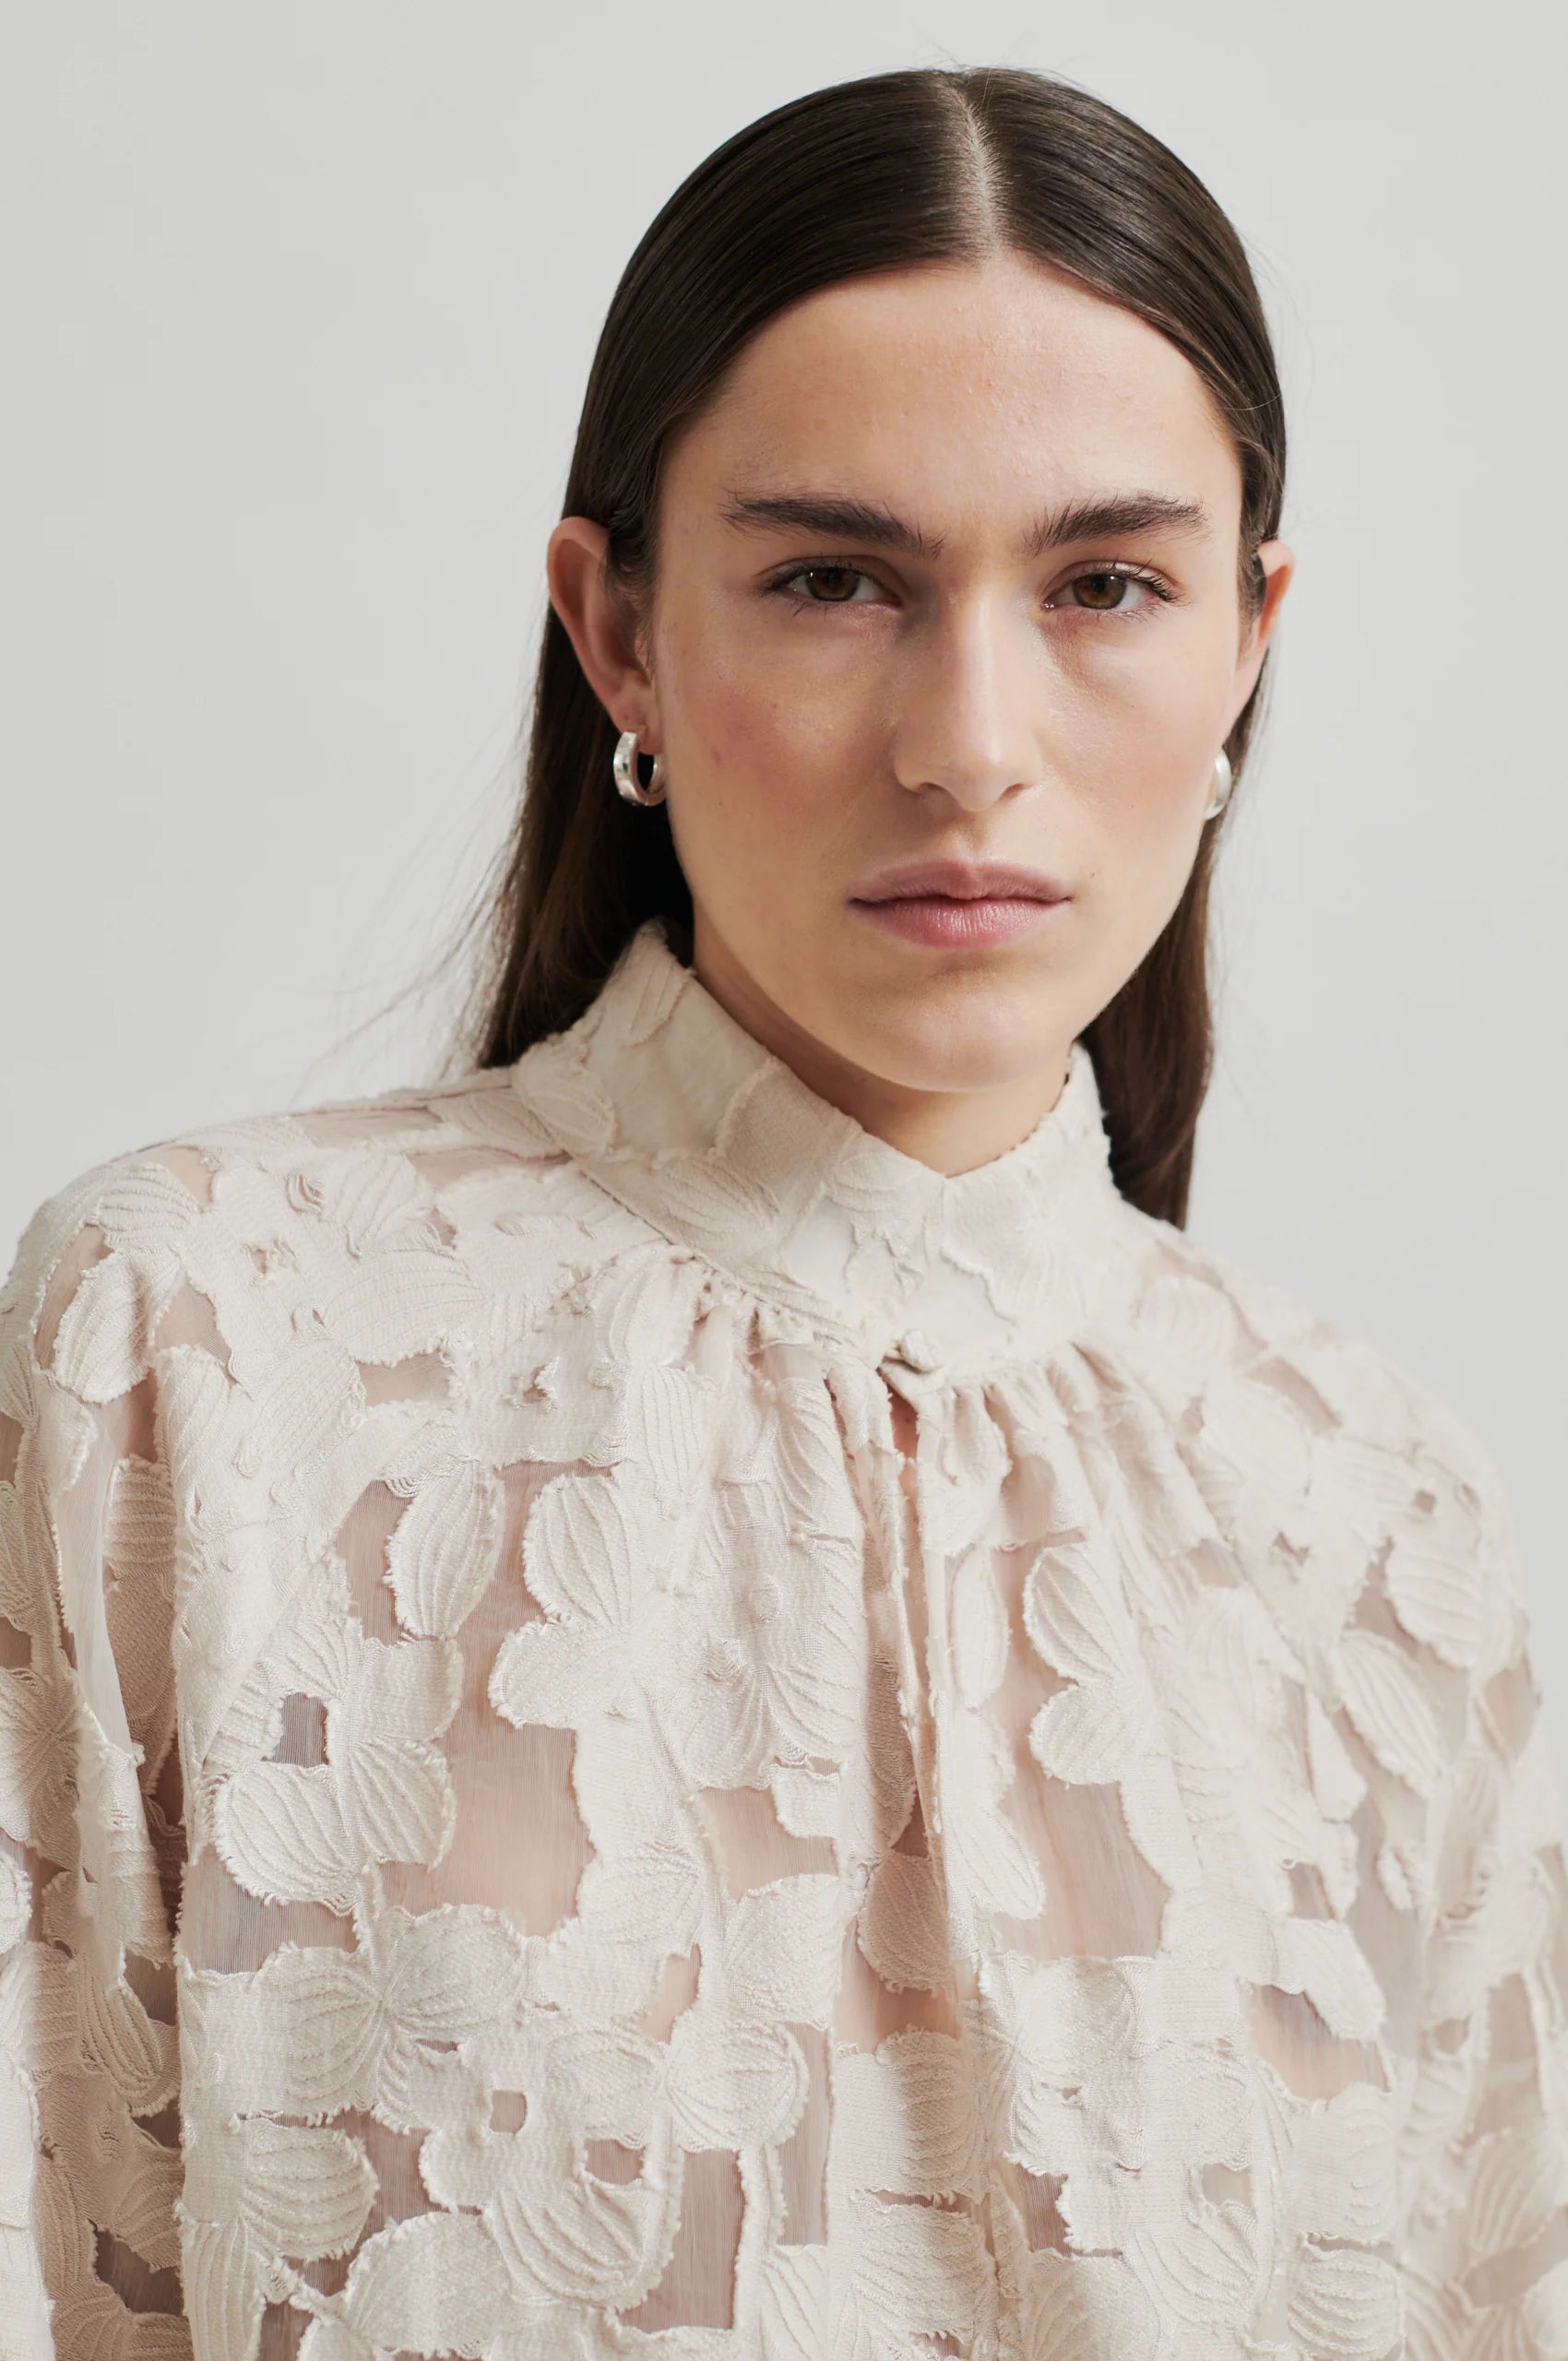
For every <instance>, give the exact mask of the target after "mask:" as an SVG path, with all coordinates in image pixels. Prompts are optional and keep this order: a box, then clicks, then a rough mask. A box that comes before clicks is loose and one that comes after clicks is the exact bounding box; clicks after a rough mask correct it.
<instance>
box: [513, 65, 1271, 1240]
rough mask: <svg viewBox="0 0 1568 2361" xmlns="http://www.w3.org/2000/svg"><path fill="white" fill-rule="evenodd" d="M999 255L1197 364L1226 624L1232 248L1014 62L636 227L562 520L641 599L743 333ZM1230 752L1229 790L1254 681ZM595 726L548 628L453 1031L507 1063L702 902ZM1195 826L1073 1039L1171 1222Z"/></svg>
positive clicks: (1256, 486) (609, 740)
mask: <svg viewBox="0 0 1568 2361" xmlns="http://www.w3.org/2000/svg"><path fill="white" fill-rule="evenodd" d="M999 248H1007V249H1011V250H1013V251H1016V252H1017V253H1019V254H1021V255H1031V256H1033V257H1034V258H1035V259H1036V260H1038V261H1039V262H1042V263H1047V264H1050V265H1051V266H1053V267H1055V268H1057V269H1059V270H1063V271H1067V272H1070V273H1071V274H1072V275H1073V276H1074V277H1075V278H1076V279H1080V280H1081V281H1082V282H1083V283H1084V285H1086V286H1087V287H1089V288H1091V289H1093V290H1094V291H1095V292H1096V293H1097V294H1099V295H1102V296H1105V297H1107V298H1109V299H1110V300H1111V302H1112V303H1119V304H1121V305H1122V306H1123V308H1124V309H1126V310H1127V311H1129V312H1133V313H1135V314H1137V315H1138V317H1140V318H1141V319H1144V320H1146V321H1147V322H1148V324H1149V326H1151V327H1154V328H1156V329H1158V332H1159V333H1160V335H1162V336H1164V337H1167V338H1169V339H1170V342H1171V343H1172V344H1173V345H1175V346H1176V348H1177V350H1179V351H1181V352H1182V353H1183V354H1184V355H1185V357H1186V358H1187V360H1188V361H1189V362H1191V363H1192V365H1193V367H1194V369H1195V370H1196V372H1197V374H1198V375H1199V377H1200V379H1201V380H1202V382H1203V384H1204V386H1205V387H1206V390H1207V393H1208V395H1209V397H1210V399H1211V401H1212V403H1213V405H1214V409H1215V411H1216V415H1217V419H1218V422H1219V424H1220V425H1221V426H1222V427H1223V429H1224V431H1225V432H1226V433H1228V434H1229V436H1230V438H1231V440H1232V442H1233V444H1234V446H1235V450H1236V455H1237V458H1238V461H1239V463H1240V467H1241V535H1240V542H1239V547H1238V551H1237V566H1238V577H1239V584H1240V595H1241V613H1242V617H1243V619H1246V618H1247V617H1249V616H1250V615H1252V614H1254V613H1255V612H1256V611H1257V608H1258V606H1259V605H1260V603H1261V600H1262V596H1263V589H1264V583H1263V577H1262V573H1261V569H1260V568H1259V566H1258V564H1257V560H1256V552H1257V549H1258V545H1259V543H1260V542H1262V541H1265V540H1269V539H1271V538H1272V537H1273V536H1274V535H1275V534H1277V531H1278V528H1279V517H1280V507H1281V503H1282V499H1283V494H1284V480H1285V449H1286V436H1285V415H1284V406H1283V402H1282V399H1281V396H1280V389H1279V380H1278V374H1277V366H1276V362H1275V357H1274V351H1273V347H1272V343H1271V340H1270V337H1269V333H1268V327H1267V323H1266V321H1265V315H1264V310H1263V304H1262V302H1261V299H1260V297H1259V293H1258V290H1257V286H1256V283H1255V281H1254V279H1253V273H1252V269H1251V267H1250V266H1249V264H1248V261H1247V257H1246V254H1245V252H1244V250H1243V248H1242V245H1241V240H1240V238H1239V237H1238V235H1237V233H1236V231H1235V230H1234V229H1233V227H1232V226H1231V223H1230V221H1229V219H1228V218H1227V216H1226V214H1225V213H1224V212H1223V211H1222V209H1221V208H1220V207H1219V206H1218V204H1217V203H1216V202H1215V200H1214V198H1213V197H1212V196H1210V195H1209V193H1208V191H1207V189H1206V188H1205V186H1204V184H1203V183H1202V182H1201V181H1200V180H1199V179H1198V178H1197V177H1196V175H1195V174H1194V172H1191V171H1189V169H1188V167H1187V166H1186V165H1185V164H1183V163H1182V160H1181V159H1180V158H1179V157H1177V156H1175V155H1173V154H1172V152H1171V151H1170V148H1167V147H1165V146H1164V145H1163V143H1162V142H1161V141H1159V140H1158V139H1156V138H1155V137H1154V136H1152V134H1150V133H1149V132H1147V131H1145V130H1143V129H1141V128H1140V126H1139V125H1137V124H1135V123H1133V122H1131V121H1130V120H1129V119H1128V117H1127V116H1126V115H1124V114H1122V113H1119V112H1118V111H1117V110H1116V109H1115V108H1114V107H1111V106H1108V105H1107V104H1106V103H1105V101H1103V100H1101V99H1098V98H1095V97H1093V96H1091V95H1090V94H1089V93H1088V92H1087V91H1085V90H1081V89H1077V88H1075V86H1074V85H1073V84H1071V83H1068V82H1063V81H1059V80H1055V79H1053V78H1051V77H1047V76H1044V75H1039V74H1034V73H1028V72H1024V71H1020V70H1014V69H1005V70H1004V69H1001V68H990V67H974V68H970V69H968V70H962V71H960V70H947V69H940V68H929V69H920V70H913V71H909V72H902V73H894V74H876V75H871V76H868V77H864V78H862V79H861V80H858V81H852V82H840V83H837V84H835V85H833V86H832V87H831V88H829V89H823V90H814V91H812V92H811V93H810V94H809V95H808V96H806V97H804V98H801V99H794V100H791V101H790V103H789V104H788V105H787V106H781V107H777V108H775V109H774V110H773V112H772V113H769V114H766V115H763V116H761V117H760V118H759V120H758V121H757V122H755V123H754V124H750V125H747V127H746V128H745V129H744V130H743V131H740V132H737V133H736V134H735V136H734V137H733V138H731V139H728V140H726V141H725V143H724V144H723V146H722V147H720V148H716V149H715V150H714V152H713V154H712V155H711V156H709V157H708V158H707V160H706V161H705V162H703V163H701V164H699V165H698V166H697V168H696V170H695V172H692V173H691V174H690V175H689V176H688V178H687V179H686V180H684V181H683V183H682V184H681V185H680V187H679V188H678V189H677V190H676V191H675V193H674V195H673V196H671V198H670V199H669V201H668V203H667V204H666V205H665V206H664V207H663V208H662V209H661V210H660V212H659V215H658V216H657V218H656V219H654V221H653V222H652V224H651V225H650V226H649V228H648V230H647V233H646V235H645V236H644V237H643V239H642V242H641V243H640V244H639V245H638V247H637V249H636V253H635V254H634V255H632V258H631V260H630V262H629V263H628V264H627V265H626V267H625V270H624V273H623V274H622V278H621V281H620V284H619V286H618V287H617V288H616V290H615V293H614V296H613V298H612V302H611V304H610V309H609V312H608V314H606V317H605V322H604V326H603V328H602V330H601V332H600V339H599V346H598V350H597V351H596V353H595V355H594V362H593V367H592V370H591V372H590V374H589V377H588V389H587V393H586V395H585V397H584V401H583V409H582V417H581V419H580V421H579V423H578V428H577V437H576V447H575V449H574V452H573V457H572V467H571V473H570V475H569V477H568V480H567V484H566V493H565V502H564V509H563V514H564V515H565V516H588V517H592V518H593V519H595V520H596V521H597V522H598V523H600V524H601V525H603V526H604V527H606V528H607V530H608V534H609V564H610V566H611V569H612V574H613V575H614V576H615V578H616V580H617V581H618V583H619V584H620V586H621V587H623V588H624V592H625V594H626V596H627V598H628V599H629V600H631V601H632V602H633V603H634V605H636V604H637V603H639V602H641V601H643V600H646V598H647V593H648V592H649V590H650V589H651V587H652V585H653V583H654V581H655V579H656V577H657V570H658V564H659V551H658V543H657V523H658V505H659V474H660V469H661V466H662V464H663V459H664V456H665V453H666V451H667V449H668V447H669V445H670V442H671V436H672V435H673V434H674V433H676V432H677V431H678V430H679V429H680V428H681V427H683V426H684V425H685V424H687V423H688V422H689V421H692V420H693V419H694V418H695V417H696V416H697V415H698V414H699V413H700V412H701V411H702V410H703V409H704V408H705V407H706V406H707V404H708V403H709V402H711V401H712V400H713V399H714V397H716V395H717V394H718V392H719V388H720V386H722V384H723V382H724V379H725V377H726V375H727V374H728V372H729V371H730V369H731V365H732V364H733V363H734V362H735V361H736V360H737V358H738V357H739V355H740V353H741V352H742V350H743V349H744V347H745V346H746V344H747V342H748V341H749V339H750V338H752V337H754V335H755V334H756V333H757V331H758V330H759V329H761V328H763V327H764V326H766V324H767V323H768V321H770V320H772V319H774V318H775V317H777V315H778V314H779V313H780V312H782V311H784V310H785V309H786V307H787V306H789V305H790V304H791V303H799V302H800V301H801V300H802V298H803V297H805V296H808V295H811V294H813V293H814V292H815V291H817V290H818V289H819V288H824V287H829V286H833V285H835V284H837V283H839V282H841V281H842V280H845V279H855V278H858V277H860V276H861V275H862V274H864V273H868V272H872V271H887V270H901V269H909V268H911V267H916V266H918V265H920V264H922V263H955V262H965V261H978V260H980V259H981V258H983V257H984V256H985V255H988V254H991V253H994V252H995V251H997V250H998V249H999ZM1266 671H1267V663H1266V659H1265V676H1266ZM1265 676H1260V679H1259V682H1258V686H1257V688H1256V689H1255V690H1254V692H1253V695H1252V697H1251V698H1250V699H1249V701H1248V703H1247V705H1246V706H1244V707H1243V709H1242V711H1241V715H1240V716H1239V717H1238V719H1237V721H1236V725H1235V727H1234V729H1233V730H1231V732H1230V735H1229V739H1228V740H1227V741H1226V751H1227V752H1228V753H1229V757H1230V760H1231V764H1232V765H1233V767H1234V769H1235V771H1236V774H1237V777H1238V780H1240V778H1241V773H1242V770H1243V767H1244V765H1245V760H1246V754H1247V749H1248V746H1249V743H1250V742H1251V740H1252V737H1253V729H1254V725H1255V723H1256V719H1257V715H1258V710H1259V704H1260V699H1261V697H1262V694H1263V691H1264V688H1265ZM615 736H616V731H615V728H614V725H613V723H612V721H611V719H610V718H609V716H608V715H607V714H606V713H605V711H604V709H603V707H602V706H600V703H599V700H598V698H597V697H596V696H595V694H594V693H593V691H592V690H591V689H590V688H589V686H588V682H587V680H586V679H585V677H584V675H583V672H582V670H581V669H580V667H579V665H578V663H577V659H576V654H575V652H574V650H573V647H572V644H571V641H570V639H569V638H568V637H567V635H566V632H565V630H564V626H563V625H562V623H560V621H559V619H558V618H557V617H556V615H555V614H554V613H553V612H552V613H551V614H550V616H549V618H548V620H547V622H546V623H545V626H544V637H543V644H542V646H541V647H540V658H539V670H538V674H537V679H536V684H535V692H534V699H533V708H532V715H531V719H530V725H529V738H528V749H527V765H526V773H525V784H524V793H523V798H522V803H521V808H520V811H519V813H518V818H517V825H516V829H515V831H514V835H513V837H512V841H511V844H510V846H509V848H508V850H507V853H506V856H505V867H504V870H503V872H502V873H501V875H500V879H499V883H498V884H497V887H496V889H495V892H494V896H493V903H492V905H491V906H490V908H488V910H487V912H486V913H485V914H484V924H485V926H486V930H487V933H486V940H487V946H488V960H487V966H486V970H485V973H484V977H483V980H482V984H481V991H480V994H479V996H478V999H477V1002H476V1005H475V1008H474V1011H473V1014H472V1017H471V1021H470V1027H469V1036H468V1044H467V1046H468V1048H469V1053H470V1054H471V1055H472V1056H473V1057H475V1058H476V1059H477V1061H478V1062H479V1063H480V1064H481V1065H483V1066H496V1065H504V1064H509V1063H511V1062H512V1061H513V1060H514V1059H516V1058H517V1057H519V1056H520V1055H521V1054H522V1052H523V1050H525V1049H527V1048H528V1047H529V1044H530V1043H532V1042H534V1041H536V1040H539V1039H540V1038H542V1037H543V1036H545V1035H546V1034H550V1033H553V1032H556V1031H559V1030H560V1029H561V1028H562V1027H563V1026H566V1025H569V1024H571V1023H573V1022H574V1021H575V1019H576V1017H577V1016H578V1015H580V1014H581V1013H582V1012H583V1010H584V1009H585V1008H586V1007H587V1006H588V1003H589V1002H590V1001H591V1000H592V999H593V998H594V996H595V995H596V993H597V992H598V991H599V989H600V985H601V984H602V982H603V981H604V979H605V977H606V976H607V975H608V974H609V972H610V969H611V968H612V966H613V965H614V963H615V960H616V958H617V957H618V955H619V954H620V952H621V951H622V949H623V948H624V945H625V943H627V941H628V940H629V939H630V937H631V935H632V933H633V932H634V931H635V930H636V928H637V927H638V926H639V925H640V924H641V923H642V922H643V920H644V919H648V918H651V917H654V916H656V915H658V916H659V917H661V918H662V919H663V920H664V923H665V928H666V932H667V934H668V937H669V940H670V943H671V948H672V949H673V950H674V951H675V952H676V954H677V955H678V956H680V957H682V958H683V959H685V960H687V961H688V962H689V960H690V958H691V955H692V904H691V896H690V893H689V891H688V889H687V886H686V883H685V879H684V877H683V874H682V871H681V867H680V863H679V861H678V860H677V858H676V854H675V848H674V843H673V840H672V837H671V831H670V824H669V818H668V814H667V812H666V810H665V808H664V807H663V806H662V805H659V806H652V807H646V808H634V807H632V806H630V805H628V804H627V803H625V802H624V801H623V800H622V798H621V797H620V796H619V795H617V794H616V793H615V792H614V789H613V786H612V781H611V771H610V763H611V754H612V749H613V746H614V742H615ZM1221 825H1223V824H1222V823H1219V822H1215V823H1211V824H1210V825H1208V826H1206V828H1205V829H1204V831H1203V835H1202V838H1201V841H1200V846H1199V850H1198V854H1197V858H1196V861H1195V863H1194V869H1193V872H1192V874H1191V876H1190V877H1189V879H1188V881H1187V884H1186V888H1185V890H1184V892H1183V893H1182V899H1181V901H1180V902H1179V904H1178V905H1177V907H1176V909H1175V910H1174V912H1173V913H1172V915H1171V917H1170V920H1169V921H1168V923H1167V925H1166V927H1165V929H1164V931H1163V932H1162V933H1161V934H1160V936H1159V937H1158V941H1157V942H1156V943H1154V944H1153V945H1152V947H1151V948H1150V950H1149V952H1148V953H1147V955H1146V957H1145V958H1144V960H1143V961H1142V963H1141V965H1140V966H1139V967H1137V969H1136V970H1135V971H1134V974H1133V975H1132V976H1131V977H1130V978H1129V979H1128V980H1127V982H1126V983H1125V984H1124V985H1123V988H1122V990H1121V991H1119V992H1118V993H1117V995H1116V997H1115V998H1114V1000H1112V1001H1111V1003H1109V1005H1108V1006H1107V1007H1106V1008H1104V1009H1103V1010H1102V1011H1101V1012H1100V1014H1099V1016H1097V1017H1096V1018H1095V1019H1094V1021H1093V1023H1092V1024H1091V1025H1089V1026H1087V1028H1086V1030H1085V1032H1084V1035H1083V1038H1084V1040H1085V1042H1086V1043H1087V1047H1088V1049H1089V1051H1090V1054H1091V1055H1092V1057H1093V1059H1094V1063H1095V1070H1096V1074H1097V1077H1098V1080H1099V1092H1100V1099H1101V1103H1102V1106H1103V1108H1104V1110H1105V1118H1106V1126H1107V1130H1108V1132H1109V1133H1110V1138H1111V1170H1112V1173H1113V1175H1114V1177H1115V1180H1116V1182H1117V1185H1118V1187H1119V1188H1120V1189H1121V1191H1122V1192H1123V1195H1124V1196H1125V1197H1126V1198H1127V1199H1128V1200H1129V1201H1130V1202H1131V1203H1132V1204H1135V1205H1137V1206H1139V1207H1140V1208H1142V1210H1143V1211H1145V1212H1146V1213H1150V1214H1153V1215H1155V1216H1158V1217H1159V1218H1161V1219H1163V1220H1167V1221H1170V1222H1173V1223H1175V1224H1177V1225H1181V1224H1182V1223H1183V1222H1184V1221H1185V1218H1186V1211H1187V1200H1188V1193H1189V1190H1190V1186H1191V1179H1192V1167H1193V1151H1194V1138H1195V1133H1196V1127H1197V1121H1198V1116H1199V1113H1200V1111H1201V1109H1202V1106H1203V1101H1204V1097H1205V1095H1206V1091H1207V1087H1208V1081H1209V1074H1210V1068H1211V1063H1212V1057H1213V1020H1212V1015H1211V1010H1210V998H1209V979H1208V930H1207V919H1208V896H1209V879H1210V875H1211V871H1212V864H1213V859H1214V849H1215V845H1216V842H1217V839H1218V834H1219V831H1220V827H1221Z"/></svg>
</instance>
